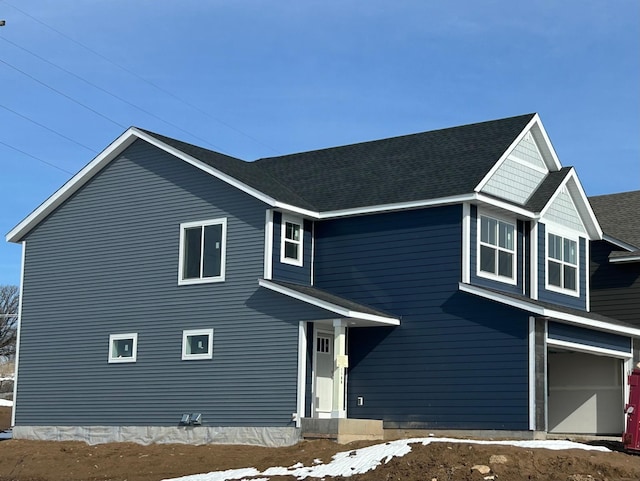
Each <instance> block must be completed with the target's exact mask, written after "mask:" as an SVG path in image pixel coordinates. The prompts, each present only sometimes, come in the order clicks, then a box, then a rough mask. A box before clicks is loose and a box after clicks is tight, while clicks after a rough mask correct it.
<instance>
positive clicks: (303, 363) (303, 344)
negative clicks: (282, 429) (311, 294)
mask: <svg viewBox="0 0 640 481" xmlns="http://www.w3.org/2000/svg"><path fill="white" fill-rule="evenodd" d="M307 332H308V331H307V323H306V322H304V321H303V322H300V324H298V388H297V391H298V392H297V395H296V413H297V415H296V419H295V422H296V427H297V428H299V427H300V425H301V423H302V418H303V417H304V414H305V413H304V403H305V402H306V400H305V394H306V391H307Z"/></svg>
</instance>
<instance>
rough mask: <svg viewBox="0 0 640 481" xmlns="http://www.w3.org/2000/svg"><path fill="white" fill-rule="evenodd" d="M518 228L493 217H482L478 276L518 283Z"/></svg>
mask: <svg viewBox="0 0 640 481" xmlns="http://www.w3.org/2000/svg"><path fill="white" fill-rule="evenodd" d="M515 234H516V227H515V225H514V224H511V223H509V222H505V221H502V220H498V219H494V218H492V217H487V216H484V215H482V216H480V242H479V247H478V275H480V276H482V277H488V278H491V279H496V280H499V281H503V282H510V283H512V284H515V282H516V276H515V274H516V237H515Z"/></svg>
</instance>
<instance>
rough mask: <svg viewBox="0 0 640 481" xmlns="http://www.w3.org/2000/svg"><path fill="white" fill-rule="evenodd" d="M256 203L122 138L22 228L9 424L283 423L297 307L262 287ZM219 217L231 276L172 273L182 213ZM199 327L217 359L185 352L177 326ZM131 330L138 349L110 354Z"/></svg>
mask: <svg viewBox="0 0 640 481" xmlns="http://www.w3.org/2000/svg"><path fill="white" fill-rule="evenodd" d="M264 211H265V206H264V205H263V204H262V203H260V202H259V201H257V200H255V199H253V198H251V197H249V196H247V195H246V194H243V193H241V192H240V191H238V190H236V189H233V188H231V187H230V186H228V185H227V184H225V183H223V182H221V181H218V180H216V179H214V178H213V177H211V176H209V175H207V174H205V173H203V172H201V171H199V170H197V169H195V168H193V167H191V166H189V165H187V164H186V163H184V162H181V161H179V160H177V159H175V158H173V157H171V156H169V155H168V154H165V153H163V152H161V151H159V150H157V149H155V148H153V147H151V146H149V145H147V144H145V143H144V142H142V141H138V142H136V143H135V144H133V145H132V146H131V147H130V148H129V149H127V150H126V151H125V152H124V154H123V155H122V156H121V157H120V158H118V159H117V160H115V161H113V162H112V163H111V164H110V165H109V166H108V167H106V168H105V169H104V170H103V171H102V172H101V173H100V174H98V176H96V177H95V178H94V179H92V180H91V181H90V182H89V183H88V184H87V185H85V186H84V187H83V188H82V189H81V190H80V191H79V192H77V193H76V194H75V195H74V196H73V197H72V198H71V199H69V200H68V201H67V202H66V203H65V204H64V205H63V206H62V207H61V208H59V209H58V210H57V211H56V212H54V213H53V214H52V215H50V216H49V217H48V218H47V219H46V220H45V221H44V222H43V223H42V224H40V225H39V226H38V227H37V228H36V229H35V230H34V231H33V232H32V233H31V234H30V235H29V237H28V239H27V248H26V264H25V279H24V298H23V321H22V322H23V324H22V331H21V345H20V364H19V367H20V371H19V383H18V395H17V411H16V423H17V424H18V425H175V424H177V422H178V420H179V418H180V414H181V413H182V412H202V413H203V419H204V421H205V423H206V424H216V425H254V426H257V425H270V426H274V425H278V426H286V425H291V413H292V412H294V411H295V407H296V380H297V373H296V363H297V344H298V341H297V338H298V320H299V316H300V313H301V310H300V309H301V307H300V305H298V304H297V303H294V302H286V301H285V302H282V299H281V296H278V295H276V294H275V293H270V292H267V291H264V292H263V290H262V289H259V288H258V285H257V280H258V278H259V277H261V275H262V269H263V267H262V265H263V245H264V230H263V229H264ZM219 217H226V218H227V260H226V281H225V282H223V283H213V284H202V285H187V286H178V285H177V276H178V251H179V226H180V223H182V222H189V221H200V220H207V219H213V218H219ZM302 311H304V309H302ZM313 314H314V313H312V312H310V313H309V316H313ZM201 328H213V329H214V342H213V351H214V355H213V359H212V360H199V361H182V360H181V343H182V330H183V329H201ZM132 332H136V333H138V352H137V358H138V360H137V362H136V363H126V364H108V363H107V356H108V339H109V335H110V334H118V333H132Z"/></svg>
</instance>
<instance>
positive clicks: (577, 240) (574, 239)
mask: <svg viewBox="0 0 640 481" xmlns="http://www.w3.org/2000/svg"><path fill="white" fill-rule="evenodd" d="M547 227H549V225H548V224H547ZM544 235H545V239H544V241H545V242H544V288H545V289H546V290H547V291H550V292H557V293H558V294H564V295H567V296H572V297H580V275H581V274H583V273H582V270H581V269H580V236H577V237H573V236H576V235H577V233H575V232H574V233H573V234H571V236H570V235H568V234H566V233H563V232H560V231H558V230H557V229H555V228H551V229H545V233H544ZM549 236H555V237H559V238H560V239H562V249H561V252H562V259H551V260H552V261H553V262H555V263H557V264H560V279H562V281H564V266H565V265H567V266H569V267H575V269H576V289H575V291H574V290H572V289H567V288H566V287H559V286H554V285H553V284H549ZM565 239H566V240H569V241H571V242H574V243H575V244H576V263H575V266H574V265H573V264H571V263H570V262H567V261H565V260H564V241H565ZM587 242H588V240H586V239H585V248H586V249H588V246H587V245H586V243H587ZM587 269H588V265H587ZM584 275H588V272H584ZM562 283H564V282H562Z"/></svg>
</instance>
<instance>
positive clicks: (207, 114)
mask: <svg viewBox="0 0 640 481" xmlns="http://www.w3.org/2000/svg"><path fill="white" fill-rule="evenodd" d="M2 1H4V3H6V4H7V5H9V6H10V7H12V8H13V9H15V10H17V11H18V12H20V13H22V14H23V15H25V16H26V17H29V18H30V19H31V20H33V21H34V22H37V23H39V24H40V25H43V26H45V27H47V28H48V29H49V30H52V31H53V32H55V33H57V34H58V35H60V36H62V37H64V38H66V39H67V40H69V41H70V42H73V43H75V44H76V45H78V46H80V47H82V48H84V49H85V50H87V51H89V52H91V53H93V54H94V55H97V56H98V57H100V58H101V59H103V60H105V61H107V62H109V63H110V64H111V65H114V66H116V67H118V68H119V69H121V70H123V71H125V72H127V73H128V74H129V75H132V76H133V77H135V78H137V79H138V80H140V81H142V82H145V83H146V84H148V85H150V86H152V87H153V88H155V89H157V90H159V91H160V92H162V93H164V94H165V95H168V96H170V97H171V98H173V99H175V100H177V101H178V102H181V103H182V104H184V105H186V106H188V107H191V108H192V109H194V110H196V111H198V112H200V113H201V114H203V115H205V116H207V117H208V118H210V119H212V120H214V121H216V122H218V123H219V124H221V125H223V126H225V127H227V128H228V129H230V130H233V131H235V132H237V133H239V134H240V135H243V136H244V137H247V138H248V139H251V140H252V141H254V142H255V143H257V144H259V145H261V146H263V147H266V148H268V149H269V150H271V151H273V152H275V153H276V154H281V152H279V151H278V150H276V149H274V148H273V147H271V146H270V145H267V144H265V143H264V142H262V141H260V140H258V139H256V138H255V137H253V136H251V135H249V134H247V133H246V132H243V131H242V130H240V129H238V128H236V127H234V126H233V125H230V124H228V123H227V122H224V121H222V120H220V119H219V118H216V117H214V116H213V115H211V114H210V113H209V112H207V111H205V110H202V109H201V108H200V107H198V106H196V105H194V104H192V103H190V102H187V101H186V100H184V99H183V98H181V97H178V96H177V95H176V94H174V93H172V92H170V91H168V90H166V89H164V88H162V87H160V86H159V85H157V84H155V83H153V82H151V81H150V80H148V79H146V78H144V77H142V76H140V75H138V74H137V73H135V72H133V71H132V70H129V69H128V68H126V67H124V66H123V65H120V64H118V63H116V62H115V61H113V60H111V59H110V58H108V57H106V56H104V55H102V54H101V53H99V52H97V51H96V50H93V49H92V48H90V47H88V46H87V45H85V44H83V43H81V42H79V41H77V40H75V39H74V38H72V37H70V36H68V35H67V34H65V33H63V32H61V31H60V30H57V29H55V28H54V27H52V26H51V25H49V24H47V23H45V22H43V21H42V20H39V19H38V18H36V17H34V16H33V15H30V14H29V13H27V12H25V11H24V10H22V9H20V8H18V7H16V6H15V5H13V4H12V3H9V2H7V1H6V0H2Z"/></svg>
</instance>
